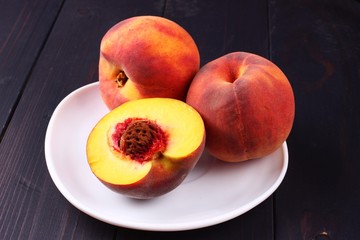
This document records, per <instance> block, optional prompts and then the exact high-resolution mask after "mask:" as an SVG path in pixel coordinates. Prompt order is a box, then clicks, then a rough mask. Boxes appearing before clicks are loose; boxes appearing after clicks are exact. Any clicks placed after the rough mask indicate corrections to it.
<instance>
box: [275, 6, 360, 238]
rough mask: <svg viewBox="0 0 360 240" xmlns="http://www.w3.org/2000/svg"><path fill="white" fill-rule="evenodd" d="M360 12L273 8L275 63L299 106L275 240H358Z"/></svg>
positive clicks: (279, 196) (348, 8)
mask: <svg viewBox="0 0 360 240" xmlns="http://www.w3.org/2000/svg"><path fill="white" fill-rule="evenodd" d="M359 12H360V4H359V3H358V2H356V1H341V3H340V2H339V1H319V0H317V1H304V0H298V1H296V2H294V3H291V4H290V3H289V2H288V1H271V4H270V13H271V22H270V28H271V29H272V31H271V58H272V60H273V61H274V62H276V63H277V64H278V65H279V66H280V67H281V68H282V69H283V70H284V72H285V73H286V74H287V76H288V78H289V80H290V81H291V83H292V85H293V88H294V92H295V98H296V117H295V123H294V128H293V131H292V133H291V136H290V138H289V140H288V144H289V152H290V153H289V154H290V164H289V171H288V174H287V177H286V178H285V181H284V182H283V184H282V185H281V186H280V188H279V190H278V191H277V194H276V226H277V228H276V237H277V239H316V237H318V238H319V239H357V238H358V234H357V233H356V231H354V230H355V229H358V228H359V227H360V225H359V223H358V221H357V219H358V215H359V210H360V208H359V206H360V205H359V204H358V203H359V202H360V175H359V169H360V163H359V159H360V148H359V147H360V146H359V144H360V137H359V136H360V128H359V126H360V125H359V124H360V111H359V110H360V95H359V94H358V93H357V92H358V91H359V90H360V82H359V79H360V78H359V77H360V71H359V69H360V25H359V24H358V22H360V14H359ZM320 237H322V238H320Z"/></svg>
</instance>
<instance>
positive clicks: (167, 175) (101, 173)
mask: <svg viewBox="0 0 360 240" xmlns="http://www.w3.org/2000/svg"><path fill="white" fill-rule="evenodd" d="M204 143H205V127H204V123H203V120H202V118H201V116H200V114H199V113H198V112H197V111H196V110H195V109H194V108H192V107H191V106H189V105H188V104H186V103H184V102H182V101H179V100H175V99H170V98H144V99H138V100H132V101H129V102H126V103H124V104H122V105H120V106H119V107H117V108H115V109H114V110H112V111H111V112H109V113H108V114H107V115H105V116H104V117H103V118H102V119H101V120H100V121H99V122H98V123H97V124H96V126H95V127H94V128H93V130H92V131H91V133H90V135H89V137H88V141H87V146H86V154H87V159H88V163H89V165H90V168H91V170H92V172H93V173H94V174H95V176H96V177H97V178H98V179H100V180H101V182H102V183H104V184H105V185H106V186H107V187H109V188H110V189H112V190H114V191H116V192H119V193H122V194H124V195H126V196H129V197H132V198H138V199H147V198H153V197H157V196H160V195H163V194H165V193H167V192H169V191H171V190H173V189H174V188H176V187H177V186H178V185H179V184H180V183H181V182H182V181H183V180H184V179H185V177H186V176H187V175H188V173H189V171H190V170H191V169H192V168H193V167H194V166H195V164H196V163H197V161H198V160H199V158H200V156H201V154H202V152H203V150H204Z"/></svg>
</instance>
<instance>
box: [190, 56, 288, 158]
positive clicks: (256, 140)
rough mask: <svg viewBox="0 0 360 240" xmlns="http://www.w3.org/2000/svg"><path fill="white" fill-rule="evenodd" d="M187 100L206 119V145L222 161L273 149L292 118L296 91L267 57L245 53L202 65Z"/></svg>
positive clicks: (284, 137) (254, 156)
mask: <svg viewBox="0 0 360 240" xmlns="http://www.w3.org/2000/svg"><path fill="white" fill-rule="evenodd" d="M186 101H187V103H188V104H190V105H191V106H193V107H194V108H195V109H196V110H197V111H198V112H199V113H200V115H201V116H202V118H203V120H204V123H205V129H206V135H207V140H206V148H207V150H208V151H209V153H211V154H212V155H213V156H215V157H217V158H218V159H220V160H223V161H226V162H240V161H245V160H249V159H254V158H259V157H262V156H265V155H267V154H269V153H271V152H273V151H274V150H276V149H277V148H278V147H280V145H281V144H282V143H283V142H284V141H285V140H286V139H287V137H288V135H289V134H290V131H291V129H292V125H293V121H294V114H295V100H294V94H293V91H292V87H291V85H290V83H289V81H288V79H287V77H286V76H285V74H284V73H283V72H282V71H281V70H280V69H279V68H278V67H277V66H276V65H275V64H274V63H272V62H271V61H269V60H267V59H265V58H263V57H261V56H258V55H255V54H251V53H246V52H233V53H229V54H227V55H225V56H222V57H220V58H218V59H215V60H213V61H211V62H209V63H207V64H206V65H204V66H203V67H202V68H201V69H200V71H199V72H198V73H197V74H196V76H195V78H194V80H193V81H192V83H191V86H190V88H189V91H188V95H187V100H186Z"/></svg>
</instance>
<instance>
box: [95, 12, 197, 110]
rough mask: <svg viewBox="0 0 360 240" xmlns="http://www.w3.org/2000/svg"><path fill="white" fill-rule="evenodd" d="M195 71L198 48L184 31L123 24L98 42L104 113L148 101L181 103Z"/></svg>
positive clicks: (157, 24)
mask: <svg viewBox="0 0 360 240" xmlns="http://www.w3.org/2000/svg"><path fill="white" fill-rule="evenodd" d="M199 67H200V54H199V51H198V48H197V45H196V44H195V42H194V40H193V38H192V37H191V36H190V34H189V33H188V32H187V31H186V30H185V29H184V28H183V27H181V26H180V25H178V24H177V23H175V22H173V21H171V20H169V19H166V18H163V17H157V16H136V17H132V18H128V19H125V20H123V21H121V22H119V23H117V24H115V25H114V26H113V27H111V28H110V29H109V30H108V31H107V32H106V34H105V35H104V37H103V38H102V40H101V45H100V58H99V83H100V92H101V96H102V99H103V100H104V102H105V104H106V105H107V107H108V108H109V109H113V108H115V107H117V106H119V105H120V104H122V103H124V102H127V101H130V100H135V99H140V98H148V97H162V98H175V99H179V100H183V101H185V98H186V93H187V90H188V88H189V85H190V82H191V80H192V79H193V77H194V76H195V74H196V73H197V72H198V71H199Z"/></svg>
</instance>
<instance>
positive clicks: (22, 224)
mask: <svg viewBox="0 0 360 240" xmlns="http://www.w3.org/2000/svg"><path fill="white" fill-rule="evenodd" d="M135 15H159V16H164V17H166V18H169V19H172V20H174V21H176V22H178V23H179V24H180V25H182V26H183V27H184V28H185V29H187V30H188V31H189V32H190V34H191V35H192V36H193V38H194V39H195V41H196V43H197V44H198V47H199V50H200V54H201V64H202V65H204V64H205V63H207V62H209V61H210V60H213V59H215V58H217V57H220V56H221V55H224V54H226V53H229V52H232V51H247V52H252V53H256V54H259V55H261V56H264V57H266V58H268V59H270V60H272V61H273V62H274V63H276V64H277V65H278V66H279V67H280V68H281V69H282V70H283V71H284V73H285V74H286V75H287V76H288V78H289V80H290V82H291V84H292V86H293V89H294V93H295V98H296V117H295V122H294V127H293V130H292V132H291V134H290V136H289V138H288V140H287V143H288V148H289V155H290V160H289V168H288V172H287V174H286V177H285V179H284V181H283V182H282V184H281V185H280V187H279V188H278V189H277V190H276V191H275V193H274V194H272V195H271V196H270V197H269V198H268V199H267V200H265V201H264V202H262V203H261V204H260V205H258V206H257V207H255V208H253V209H252V210H250V211H249V212H247V213H245V214H243V215H241V216H239V217H237V218H235V219H232V220H229V221H227V222H224V223H221V224H218V225H215V226H210V227H206V228H201V229H194V230H189V231H180V232H151V231H140V230H133V229H127V228H122V227H116V226H113V225H109V224H106V223H103V222H101V221H99V220H97V219H94V218H92V217H90V216H88V215H86V214H85V213H83V212H81V211H79V210H78V209H77V208H75V207H74V206H73V205H71V204H70V203H69V202H68V201H67V200H66V199H65V198H64V197H63V195H61V193H60V192H59V191H58V189H57V188H56V187H55V185H54V183H53V181H52V179H51V177H50V175H49V172H48V170H47V166H46V162H45V155H44V138H45V133H46V129H47V126H48V123H49V120H50V118H51V115H52V113H53V111H54V109H55V108H56V106H57V105H58V104H59V102H60V101H61V100H62V99H63V98H64V97H65V96H67V95H68V94H69V93H70V92H72V91H74V90H75V89H77V88H79V87H81V86H84V85H86V84H89V83H92V82H95V81H97V76H98V68H97V64H98V55H99V43H100V40H101V38H102V36H103V34H104V33H105V32H106V30H107V29H108V28H110V27H111V26H112V25H114V24H115V23H117V22H118V21H120V20H123V19H125V18H128V17H131V16H135ZM359 92H360V3H359V2H358V1H355V0H338V1H337V0H295V1H288V0H241V1H238V0H221V1H215V0H214V1H195V0H192V1H170V0H159V1H146V0H122V1H118V0H111V1H110V0H109V1H98V0H57V1H56V0H48V1H46V0H17V1H13V0H3V1H1V2H0V239H207V240H210V239H256V240H257V239H283V240H288V239H299V240H304V239H305V240H325V239H337V240H344V239H348V240H353V239H359V238H360V237H359V227H360V222H359V216H360V94H359Z"/></svg>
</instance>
